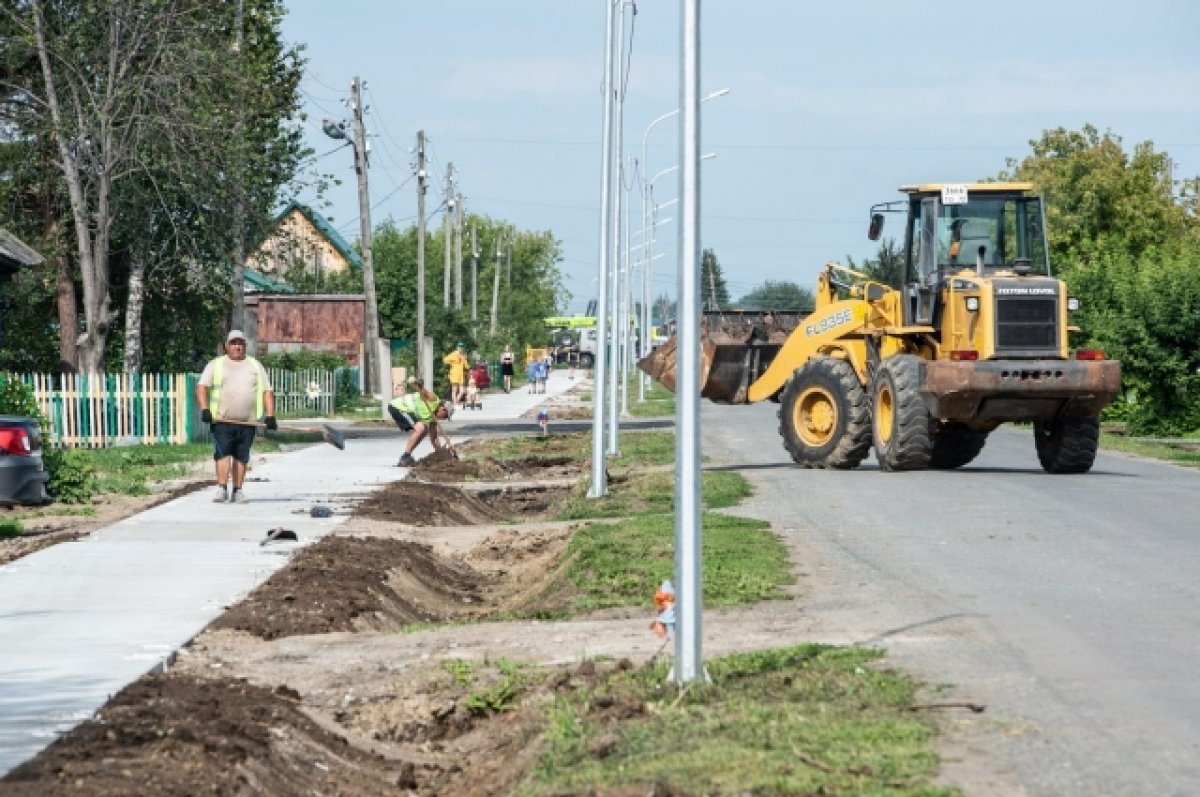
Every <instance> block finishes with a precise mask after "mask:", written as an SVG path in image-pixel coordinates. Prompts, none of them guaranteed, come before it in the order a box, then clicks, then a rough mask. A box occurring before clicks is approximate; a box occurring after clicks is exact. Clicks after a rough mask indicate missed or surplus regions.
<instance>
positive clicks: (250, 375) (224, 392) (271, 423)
mask: <svg viewBox="0 0 1200 797" xmlns="http://www.w3.org/2000/svg"><path fill="white" fill-rule="evenodd" d="M196 400H197V401H198V402H199V403H200V407H201V409H200V419H201V420H202V421H204V422H205V423H207V424H210V425H211V426H212V436H213V461H214V463H215V465H216V471H217V492H216V494H215V495H214V496H213V501H214V502H215V503H225V502H226V501H229V502H231V503H235V504H244V503H246V494H245V493H243V492H242V483H243V482H244V481H245V480H246V465H247V464H248V463H249V462H250V446H251V445H252V444H253V443H254V435H255V434H256V433H257V431H258V426H257V424H258V421H259V418H262V420H263V423H264V425H265V426H266V427H267V428H268V429H276V428H278V424H277V423H276V422H275V393H274V392H273V391H272V390H271V382H270V379H269V378H268V377H267V371H266V369H265V368H263V366H262V363H260V362H259V361H258V360H256V359H254V358H253V357H247V356H246V336H245V335H244V334H243V333H242V331H241V330H240V329H234V330H231V331H230V332H229V334H228V335H226V336H225V354H224V355H223V356H221V357H215V358H213V359H212V360H210V361H209V363H208V365H206V366H204V373H202V374H201V375H200V382H199V383H198V384H197V385H196ZM231 476H232V479H233V484H232V486H231V487H228V486H227V485H228V483H229V481H230V477H231Z"/></svg>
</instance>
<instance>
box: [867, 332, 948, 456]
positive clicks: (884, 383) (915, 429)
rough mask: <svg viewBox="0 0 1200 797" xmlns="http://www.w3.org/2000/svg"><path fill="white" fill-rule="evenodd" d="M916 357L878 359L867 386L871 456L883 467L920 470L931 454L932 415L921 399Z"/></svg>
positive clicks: (905, 355) (918, 360)
mask: <svg viewBox="0 0 1200 797" xmlns="http://www.w3.org/2000/svg"><path fill="white" fill-rule="evenodd" d="M922 362H924V361H923V360H921V358H920V357H914V356H912V355H911V354H898V355H896V356H895V357H889V358H888V359H886V360H884V361H883V362H882V363H880V365H879V368H878V369H876V371H875V379H874V382H873V383H872V386H871V405H872V410H873V421H874V422H873V423H872V427H873V430H874V434H873V435H872V437H873V440H874V444H875V459H876V460H878V462H879V467H880V468H881V469H883V470H885V471H900V470H923V469H925V468H928V467H929V465H930V461H931V460H932V458H933V419H932V418H931V417H930V415H929V410H927V409H926V408H925V402H924V401H923V400H922V399H921V393H920V386H921V364H922Z"/></svg>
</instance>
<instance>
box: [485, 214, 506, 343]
mask: <svg viewBox="0 0 1200 797" xmlns="http://www.w3.org/2000/svg"><path fill="white" fill-rule="evenodd" d="M503 251H504V230H496V272H495V273H494V274H493V275H492V321H491V323H490V324H488V333H489V334H490V335H492V336H493V337H494V336H495V335H496V312H497V310H498V308H499V306H500V256H501V253H502V252H503Z"/></svg>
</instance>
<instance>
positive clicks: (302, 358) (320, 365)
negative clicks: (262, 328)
mask: <svg viewBox="0 0 1200 797" xmlns="http://www.w3.org/2000/svg"><path fill="white" fill-rule="evenodd" d="M258 361H259V362H261V363H262V364H263V367H265V368H279V369H281V370H284V371H309V370H319V371H336V370H338V369H339V368H345V367H346V366H347V363H346V358H345V357H343V356H342V355H340V354H338V353H337V352H333V351H308V350H306V349H297V350H296V351H282V352H278V353H275V354H264V355H263V356H262V357H259V358H258Z"/></svg>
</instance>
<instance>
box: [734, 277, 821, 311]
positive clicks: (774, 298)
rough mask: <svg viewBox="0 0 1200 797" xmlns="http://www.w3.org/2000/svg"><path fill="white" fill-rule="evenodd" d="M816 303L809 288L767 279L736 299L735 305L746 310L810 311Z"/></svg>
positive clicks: (785, 281) (784, 281)
mask: <svg viewBox="0 0 1200 797" xmlns="http://www.w3.org/2000/svg"><path fill="white" fill-rule="evenodd" d="M816 304H817V301H816V297H814V296H813V292H812V290H811V289H809V288H801V287H800V286H799V285H797V284H796V283H794V282H789V281H787V280H767V281H766V282H764V283H763V284H761V285H759V286H758V287H757V288H755V289H754V290H752V291H750V292H749V293H747V294H746V295H745V296H743V297H742V298H740V299H738V300H737V306H738V307H739V308H743V309H746V310H807V311H811V310H812V309H813V308H814V307H816Z"/></svg>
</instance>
